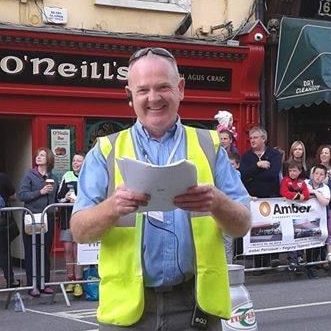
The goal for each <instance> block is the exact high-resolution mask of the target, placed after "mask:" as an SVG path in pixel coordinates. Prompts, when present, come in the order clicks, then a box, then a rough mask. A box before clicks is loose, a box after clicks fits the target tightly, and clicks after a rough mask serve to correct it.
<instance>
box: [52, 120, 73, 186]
mask: <svg viewBox="0 0 331 331" xmlns="http://www.w3.org/2000/svg"><path fill="white" fill-rule="evenodd" d="M47 134H48V146H49V147H50V149H51V150H52V151H53V153H54V156H55V162H54V169H53V173H54V175H55V176H56V177H57V178H58V179H59V180H60V179H61V178H62V176H63V175H64V173H65V172H67V171H69V170H70V169H71V159H72V157H73V154H74V153H75V151H76V129H75V127H73V126H68V125H58V124H51V125H48V127H47Z"/></svg>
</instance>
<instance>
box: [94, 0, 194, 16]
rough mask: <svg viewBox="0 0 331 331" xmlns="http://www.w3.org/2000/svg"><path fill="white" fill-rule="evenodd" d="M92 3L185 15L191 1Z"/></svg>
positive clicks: (111, 0)
mask: <svg viewBox="0 0 331 331" xmlns="http://www.w3.org/2000/svg"><path fill="white" fill-rule="evenodd" d="M94 3H95V4H96V5H103V6H114V7H124V8H135V9H145V10H156V11H168V12H175V13H186V12H188V10H189V8H190V5H191V0H95V2H94Z"/></svg>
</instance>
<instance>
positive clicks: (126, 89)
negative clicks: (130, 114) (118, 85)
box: [125, 86, 132, 107]
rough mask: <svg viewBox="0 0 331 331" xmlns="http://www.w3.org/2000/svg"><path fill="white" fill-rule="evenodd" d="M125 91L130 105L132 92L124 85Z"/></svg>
mask: <svg viewBox="0 0 331 331" xmlns="http://www.w3.org/2000/svg"><path fill="white" fill-rule="evenodd" d="M125 92H126V95H127V98H128V102H129V106H130V107H132V93H131V91H130V89H129V88H128V87H127V86H126V87H125Z"/></svg>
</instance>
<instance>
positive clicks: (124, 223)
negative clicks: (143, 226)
mask: <svg viewBox="0 0 331 331" xmlns="http://www.w3.org/2000/svg"><path fill="white" fill-rule="evenodd" d="M118 136H119V132H116V133H113V134H111V135H109V136H107V138H108V139H109V144H111V145H112V149H111V152H110V153H109V155H108V157H107V168H108V192H107V194H108V196H110V195H111V194H112V193H113V192H114V190H115V148H116V140H117V138H118ZM135 225H136V214H129V215H125V216H123V217H121V218H120V219H119V220H118V222H117V223H116V226H118V227H134V226H135Z"/></svg>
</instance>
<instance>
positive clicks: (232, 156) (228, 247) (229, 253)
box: [223, 152, 242, 264]
mask: <svg viewBox="0 0 331 331" xmlns="http://www.w3.org/2000/svg"><path fill="white" fill-rule="evenodd" d="M228 157H229V160H230V163H231V165H232V166H233V168H234V169H236V172H237V174H238V176H239V177H240V171H239V167H240V155H239V154H238V153H236V152H232V153H231V152H230V153H228ZM223 238H224V244H225V253H226V260H227V262H228V264H232V263H233V256H234V250H233V241H234V239H233V237H232V236H230V235H228V234H226V233H224V234H223ZM235 243H236V244H237V245H238V246H240V247H241V248H242V238H236V239H235ZM237 251H238V247H236V252H237Z"/></svg>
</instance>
